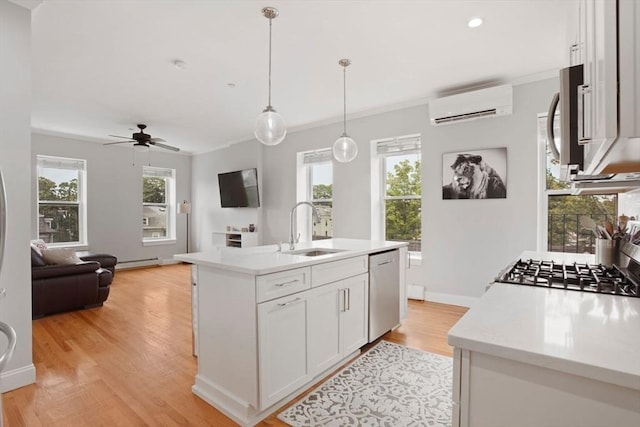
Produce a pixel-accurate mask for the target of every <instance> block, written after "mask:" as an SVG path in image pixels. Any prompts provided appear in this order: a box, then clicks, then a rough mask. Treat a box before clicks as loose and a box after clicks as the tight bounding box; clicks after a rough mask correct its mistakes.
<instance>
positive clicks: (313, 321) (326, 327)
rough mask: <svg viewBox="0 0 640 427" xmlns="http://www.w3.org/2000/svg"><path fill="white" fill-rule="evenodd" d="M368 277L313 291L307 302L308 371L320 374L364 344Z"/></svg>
mask: <svg viewBox="0 0 640 427" xmlns="http://www.w3.org/2000/svg"><path fill="white" fill-rule="evenodd" d="M368 283H369V276H368V275H367V274H360V275H358V276H355V277H351V278H348V279H345V280H340V281H337V282H333V283H330V284H328V285H324V286H320V287H317V288H313V289H312V290H310V291H309V292H306V294H307V295H308V301H309V320H308V322H309V323H308V325H309V347H308V355H309V370H310V372H311V374H312V375H316V374H319V373H322V372H323V371H325V370H326V369H328V368H330V367H331V366H333V365H335V364H336V363H337V362H339V361H340V360H342V359H344V358H345V357H346V356H349V355H350V354H351V353H353V352H355V351H357V350H358V349H359V348H360V347H362V346H363V345H365V344H366V343H367V319H368V314H369V298H368Z"/></svg>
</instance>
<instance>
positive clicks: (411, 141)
mask: <svg viewBox="0 0 640 427" xmlns="http://www.w3.org/2000/svg"><path fill="white" fill-rule="evenodd" d="M421 146H422V144H421V141H420V135H409V136H401V137H398V138H389V139H384V140H382V141H378V143H377V144H376V149H377V152H378V155H382V156H385V155H390V154H410V153H419V152H420V149H421Z"/></svg>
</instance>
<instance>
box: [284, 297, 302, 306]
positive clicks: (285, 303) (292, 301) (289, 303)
mask: <svg viewBox="0 0 640 427" xmlns="http://www.w3.org/2000/svg"><path fill="white" fill-rule="evenodd" d="M298 301H302V298H296V299H293V300H291V301H287V302H281V303H279V304H278V307H280V308H283V307H286V306H288V305H291V304H293V303H296V302H298Z"/></svg>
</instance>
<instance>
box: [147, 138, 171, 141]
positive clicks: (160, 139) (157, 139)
mask: <svg viewBox="0 0 640 427" xmlns="http://www.w3.org/2000/svg"><path fill="white" fill-rule="evenodd" d="M149 142H167V141H165V140H164V139H162V138H149Z"/></svg>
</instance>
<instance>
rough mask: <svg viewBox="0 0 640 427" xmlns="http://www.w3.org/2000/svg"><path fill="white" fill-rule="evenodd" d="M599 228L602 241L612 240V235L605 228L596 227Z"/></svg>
mask: <svg viewBox="0 0 640 427" xmlns="http://www.w3.org/2000/svg"><path fill="white" fill-rule="evenodd" d="M596 227H597V228H598V236H597V237H599V238H601V239H609V240H611V234H609V233H608V232H607V229H606V228H604V227H603V226H602V225H597V226H596Z"/></svg>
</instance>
